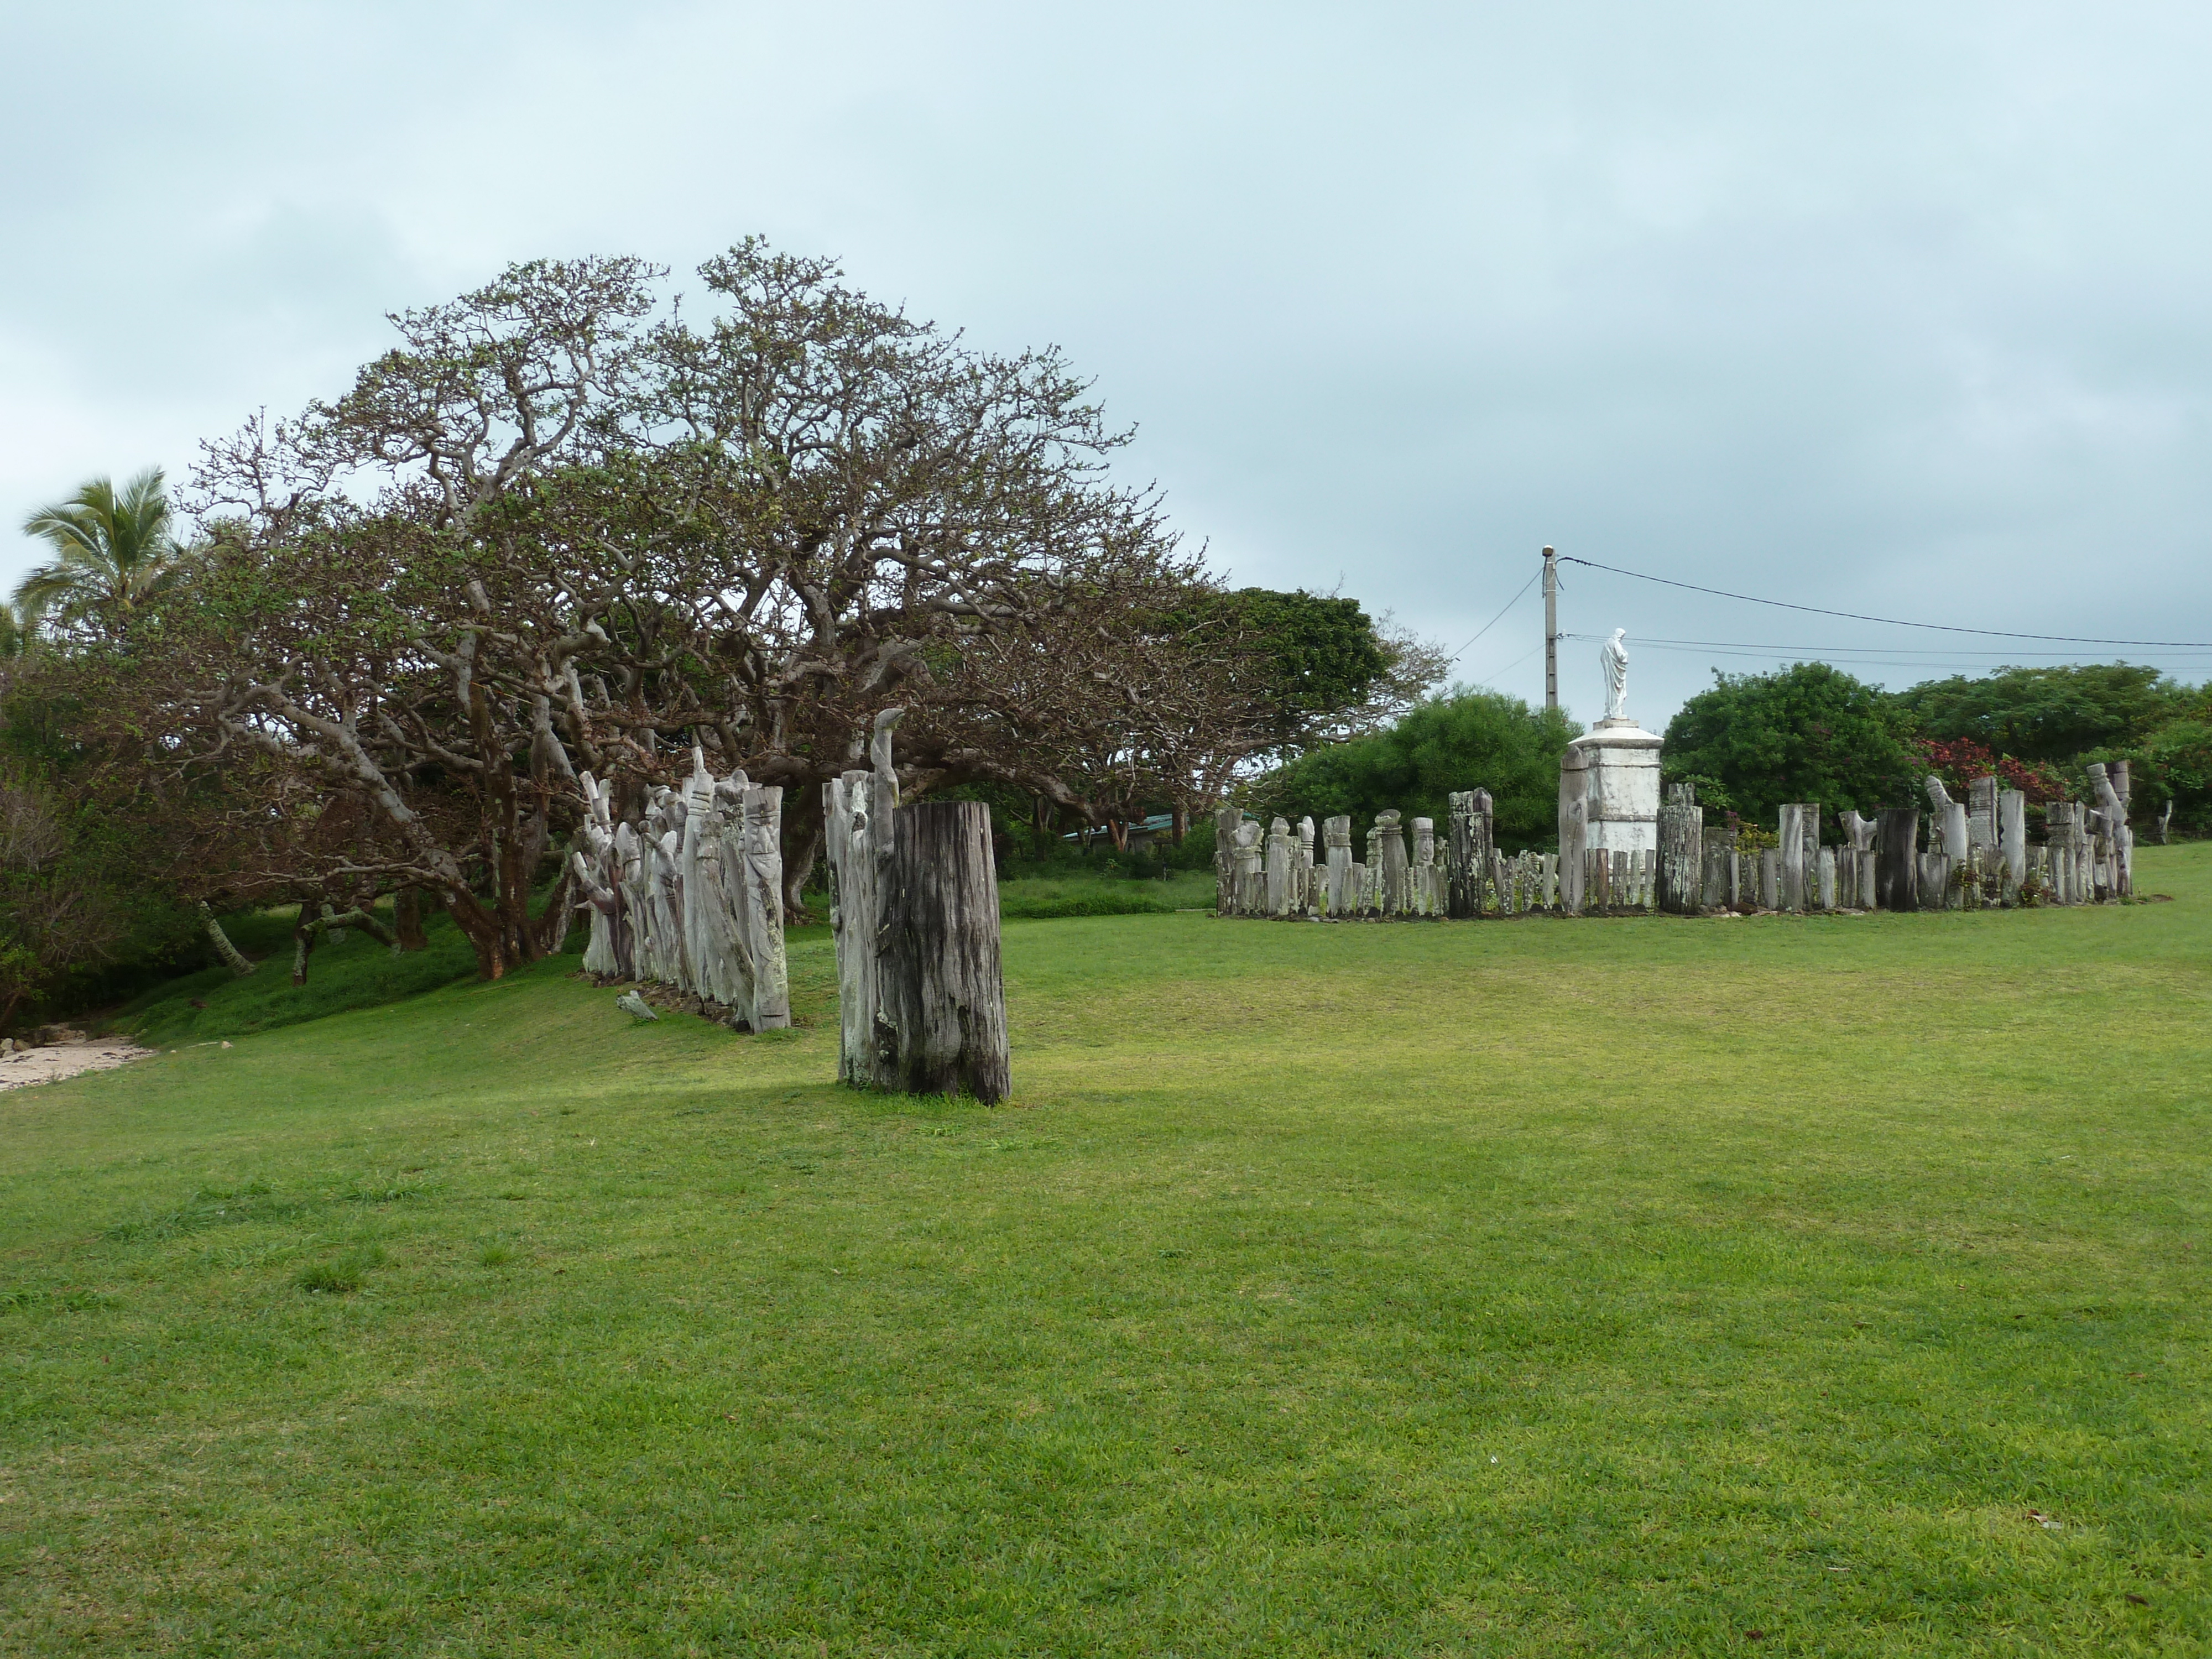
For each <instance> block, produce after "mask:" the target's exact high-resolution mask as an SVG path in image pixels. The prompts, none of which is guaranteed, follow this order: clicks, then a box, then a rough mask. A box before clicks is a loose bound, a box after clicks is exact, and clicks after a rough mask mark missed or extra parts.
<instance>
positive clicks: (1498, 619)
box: [1444, 570, 1544, 662]
mask: <svg viewBox="0 0 2212 1659" xmlns="http://www.w3.org/2000/svg"><path fill="white" fill-rule="evenodd" d="M1543 574H1544V573H1543V572H1542V571H1541V570H1539V571H1538V572H1537V573H1536V574H1535V575H1534V576H1531V577H1529V578H1528V580H1527V581H1525V582H1523V583H1522V584H1521V591H1520V592H1518V593H1516V594H1515V595H1514V596H1513V597H1512V598H1511V599H1508V600H1506V601H1505V611H1510V610H1511V609H1512V608H1513V607H1514V606H1515V605H1518V604H1520V603H1521V601H1522V599H1526V598H1527V597H1528V590H1529V589H1530V588H1532V587H1534V586H1535V585H1536V582H1537V579H1538V578H1539V577H1541V576H1542V575H1543ZM1505 611H1499V612H1498V614H1497V615H1496V616H1494V617H1492V618H1491V619H1490V620H1489V621H1488V622H1486V623H1483V625H1482V626H1481V627H1480V628H1478V629H1475V630H1474V640H1479V639H1480V638H1481V637H1482V636H1483V635H1485V634H1487V633H1488V632H1489V631H1490V630H1491V629H1493V628H1495V627H1497V626H1498V623H1502V622H1504V620H1505ZM1474 640H1469V641H1468V642H1467V645H1462V647H1460V648H1459V649H1458V650H1456V651H1455V652H1453V653H1451V655H1449V657H1446V658H1445V659H1444V660H1445V661H1446V662H1457V661H1458V660H1459V659H1461V658H1462V657H1463V656H1465V655H1466V654H1467V649H1468V646H1469V645H1473V644H1474Z"/></svg>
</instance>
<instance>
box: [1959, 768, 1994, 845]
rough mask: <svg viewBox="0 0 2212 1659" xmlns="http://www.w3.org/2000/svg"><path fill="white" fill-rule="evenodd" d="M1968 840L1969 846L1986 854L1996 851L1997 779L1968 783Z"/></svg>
mask: <svg viewBox="0 0 2212 1659" xmlns="http://www.w3.org/2000/svg"><path fill="white" fill-rule="evenodd" d="M1966 840H1967V842H1968V843H1969V844H1971V845H1972V846H1974V847H1978V848H1982V849H1983V850H1984V851H1985V852H1995V851H1996V846H1997V781H1996V779H1995V778H1987V777H1984V778H1969V779H1968V780H1967V781H1966Z"/></svg>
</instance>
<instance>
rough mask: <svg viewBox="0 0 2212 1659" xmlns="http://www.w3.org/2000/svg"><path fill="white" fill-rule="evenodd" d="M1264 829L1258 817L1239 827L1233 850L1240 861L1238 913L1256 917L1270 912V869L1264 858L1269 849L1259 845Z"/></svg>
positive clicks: (1237, 888) (1238, 869) (1237, 889)
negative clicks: (1265, 864) (1268, 886)
mask: <svg viewBox="0 0 2212 1659" xmlns="http://www.w3.org/2000/svg"><path fill="white" fill-rule="evenodd" d="M1260 836H1261V829H1260V825H1259V822H1258V820H1256V819H1247V820H1246V821H1245V822H1243V823H1239V824H1238V825H1237V834H1236V837H1235V842H1236V844H1235V846H1234V847H1233V848H1232V849H1231V854H1232V856H1233V857H1234V858H1235V859H1236V860H1237V887H1236V892H1237V900H1236V902H1237V915H1240V916H1256V915H1264V914H1265V913H1266V911H1267V872H1266V870H1265V868H1264V867H1263V862H1262V861H1263V860H1265V858H1266V857H1267V853H1266V850H1265V849H1264V848H1261V845H1260Z"/></svg>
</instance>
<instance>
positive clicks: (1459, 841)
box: [1444, 789, 1482, 921]
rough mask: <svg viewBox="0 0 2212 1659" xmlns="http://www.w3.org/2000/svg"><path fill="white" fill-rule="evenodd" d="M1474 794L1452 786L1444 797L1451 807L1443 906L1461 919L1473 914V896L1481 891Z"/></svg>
mask: <svg viewBox="0 0 2212 1659" xmlns="http://www.w3.org/2000/svg"><path fill="white" fill-rule="evenodd" d="M1474 793H1475V792H1474V790H1472V789H1455V790H1453V791H1452V792H1451V793H1450V794H1449V795H1448V796H1446V797H1445V804H1446V805H1449V807H1450V808H1451V819H1450V825H1451V837H1450V839H1449V841H1448V842H1445V844H1444V878H1445V884H1446V888H1447V893H1446V900H1445V908H1446V914H1447V915H1451V916H1454V917H1456V918H1457V919H1458V920H1459V921H1467V920H1468V918H1469V917H1471V916H1473V915H1474V914H1475V897H1476V895H1477V894H1479V893H1480V891H1481V890H1482V874H1481V869H1482V866H1480V863H1478V862H1477V860H1476V856H1475V847H1474V821H1475V811H1474Z"/></svg>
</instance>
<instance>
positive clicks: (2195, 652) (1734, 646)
mask: <svg viewBox="0 0 2212 1659" xmlns="http://www.w3.org/2000/svg"><path fill="white" fill-rule="evenodd" d="M1559 637H1560V638H1561V639H1563V640H1589V641H1601V640H1603V639H1604V638H1605V637H1606V635H1603V634H1570V633H1568V632H1566V631H1565V629H1562V630H1561V631H1560V634H1559ZM1636 642H1637V643H1638V645H1644V646H1663V647H1668V648H1670V649H1674V650H1681V651H1691V650H1699V651H1702V650H1714V651H1730V652H1739V653H1753V654H1756V655H1760V656H1767V655H1772V654H1775V653H1782V652H1790V651H1802V652H1803V653H1806V654H1807V655H1808V656H1812V657H1820V658H1827V657H1884V658H1889V657H1931V658H1934V659H1936V661H1937V662H1938V663H1942V662H1954V661H1957V660H1960V659H1964V658H1967V657H2002V658H2005V659H2013V658H2016V657H2053V658H2066V659H2071V658H2075V657H2080V656H2086V655H2087V654H2088V653H2086V652H2081V651H2021V652H2014V651H1968V650H1963V649H1958V648H1951V649H1943V650H1938V649H1935V648H1933V647H1923V646H1917V645H1762V644H1759V643H1758V642H1757V641H1751V640H1662V639H1655V638H1653V637H1651V636H1650V635H1642V636H1639V637H1638V639H1637V641H1636ZM2172 650H2173V651H2186V652H2188V653H2190V654H2191V655H2192V656H2202V655H2203V654H2205V653H2207V652H2212V647H2186V646H2176V647H2172ZM2160 654H2161V655H2170V654H2172V653H2171V652H2163V651H2162V652H2161V653H2160Z"/></svg>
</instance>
